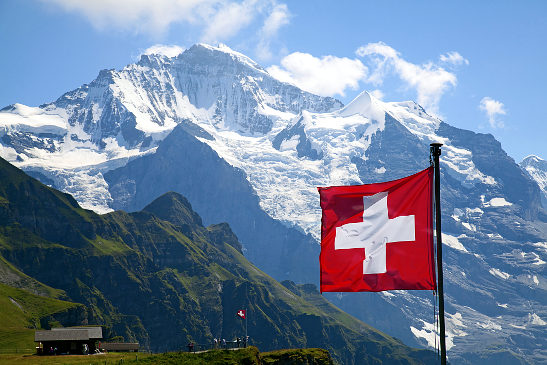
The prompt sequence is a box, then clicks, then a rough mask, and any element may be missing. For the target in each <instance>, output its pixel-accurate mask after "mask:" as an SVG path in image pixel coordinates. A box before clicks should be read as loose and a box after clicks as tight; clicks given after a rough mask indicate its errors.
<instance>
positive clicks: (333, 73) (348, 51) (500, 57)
mask: <svg viewBox="0 0 547 365" xmlns="http://www.w3.org/2000/svg"><path fill="white" fill-rule="evenodd" d="M197 42H206V43H210V44H216V43H218V42H222V43H225V44H227V45H228V46H230V47H231V48H233V49H235V50H237V51H240V52H242V53H244V54H246V55H248V56H249V57H251V58H253V59H254V60H256V61H257V62H259V63H260V64H261V65H262V66H264V67H266V68H267V69H268V70H269V71H271V73H272V74H275V75H276V76H277V77H279V78H282V79H284V80H286V81H290V82H293V83H295V84H297V85H299V86H300V87H302V88H304V89H307V90H309V91H312V92H316V93H319V94H322V95H331V96H334V97H337V98H339V99H340V100H342V101H343V102H345V103H347V102H349V101H350V100H351V99H352V98H353V97H354V96H356V95H357V94H358V93H359V92H360V91H362V90H369V91H371V92H373V94H374V95H377V96H378V97H381V98H382V99H383V100H384V101H403V100H415V101H418V102H420V103H421V104H422V105H423V106H424V107H425V108H426V110H427V111H429V112H430V113H433V114H436V115H437V116H439V117H441V118H442V119H443V120H445V121H446V122H448V123H449V124H451V125H453V126H456V127H460V128H465V129H469V130H473V131H475V132H480V133H491V134H493V135H494V136H495V137H496V138H497V139H498V140H499V141H500V142H501V144H502V146H503V148H504V149H505V151H507V153H508V154H509V155H510V156H511V157H513V158H514V159H515V160H516V161H517V162H520V160H522V158H524V157H526V156H527V155H529V154H535V155H538V156H540V157H542V158H544V159H545V158H547V143H546V142H547V123H546V117H545V114H546V113H545V108H546V107H547V70H546V67H545V66H546V64H547V62H546V60H547V47H546V45H547V2H545V1H541V0H537V1H521V2H514V1H459V2H450V3H449V2H439V1H412V2H411V1H402V0H401V1H336V2H335V1H308V0H298V1H296V0H295V1H287V2H283V1H279V0H237V1H221V0H201V1H197V0H156V1H135V0H134V1H131V0H102V1H86V0H50V1H38V0H23V1H19V0H0V44H1V46H2V53H1V55H2V57H0V107H3V106H6V105H9V104H12V103H16V102H18V103H22V104H26V105H31V106H36V105H40V104H42V103H45V102H50V101H53V100H55V99H56V98H57V97H59V96H60V95H61V94H62V93H64V92H66V91H68V90H71V89H74V88H76V87H78V86H80V85H81V84H83V83H88V82H90V81H92V80H93V79H94V78H95V77H96V76H97V74H98V72H99V70H101V69H105V68H117V69H119V68H122V67H123V66H124V65H126V64H128V63H131V62H135V61H136V60H137V59H138V57H139V55H140V54H141V53H143V52H145V50H147V49H149V47H151V46H154V45H157V44H161V45H169V46H173V45H178V46H180V47H183V48H186V47H189V46H191V45H192V44H194V43H197Z"/></svg>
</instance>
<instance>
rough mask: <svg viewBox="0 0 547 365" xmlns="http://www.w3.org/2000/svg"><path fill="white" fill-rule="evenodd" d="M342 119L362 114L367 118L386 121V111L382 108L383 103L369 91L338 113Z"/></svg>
mask: <svg viewBox="0 0 547 365" xmlns="http://www.w3.org/2000/svg"><path fill="white" fill-rule="evenodd" d="M338 113H339V115H340V116H342V117H349V116H351V115H354V114H360V115H362V116H364V117H366V118H369V119H373V120H377V121H382V122H383V121H384V120H385V110H384V108H383V107H382V102H381V101H380V100H378V99H376V98H375V97H374V96H372V95H371V94H370V93H369V92H368V91H363V92H362V93H360V94H359V95H357V97H356V98H355V99H353V100H352V101H351V102H350V103H349V104H348V105H346V106H345V107H343V108H342V109H340V111H339V112H338Z"/></svg>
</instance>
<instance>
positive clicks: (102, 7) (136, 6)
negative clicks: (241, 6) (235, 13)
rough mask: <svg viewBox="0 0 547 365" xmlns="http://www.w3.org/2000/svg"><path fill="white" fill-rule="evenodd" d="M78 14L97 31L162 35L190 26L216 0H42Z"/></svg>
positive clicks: (211, 6) (216, 1)
mask: <svg viewBox="0 0 547 365" xmlns="http://www.w3.org/2000/svg"><path fill="white" fill-rule="evenodd" d="M43 1H44V2H47V3H51V4H57V5H59V6H60V7H61V8H63V9H64V10H65V11H68V12H74V13H80V14H82V15H84V16H85V17H86V18H88V20H89V21H90V22H91V24H93V26H95V27H96V28H98V29H105V28H116V29H123V30H130V31H134V32H136V33H153V34H157V33H162V32H164V31H165V30H166V29H167V28H168V27H169V26H170V25H171V24H172V23H174V22H179V21H182V22H189V23H192V22H194V21H195V19H196V18H198V17H199V14H203V13H207V12H208V11H209V10H207V9H212V8H214V5H215V4H216V3H218V2H219V0H203V1H200V0H154V1H148V0H93V1H89V0H43Z"/></svg>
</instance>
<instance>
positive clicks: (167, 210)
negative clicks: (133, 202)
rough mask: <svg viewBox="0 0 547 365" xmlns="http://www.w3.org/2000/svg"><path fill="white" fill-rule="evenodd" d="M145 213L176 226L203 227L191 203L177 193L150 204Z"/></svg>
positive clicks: (170, 193) (163, 196)
mask: <svg viewBox="0 0 547 365" xmlns="http://www.w3.org/2000/svg"><path fill="white" fill-rule="evenodd" d="M143 211H146V212H149V213H152V214H154V215H155V216H157V217H158V218H160V219H163V220H166V221H168V222H170V223H172V224H174V225H176V226H182V225H198V226H203V223H202V221H201V218H200V216H199V215H198V214H197V213H196V212H194V210H193V209H192V205H191V204H190V202H189V201H188V200H187V199H186V198H185V197H183V196H182V195H180V194H179V193H175V192H172V191H171V192H168V193H165V194H163V195H162V196H160V197H159V198H157V199H156V200H154V201H153V202H152V203H150V204H148V205H147V206H146V207H145V208H144V209H143Z"/></svg>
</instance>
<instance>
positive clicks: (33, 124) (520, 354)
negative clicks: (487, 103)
mask: <svg viewBox="0 0 547 365" xmlns="http://www.w3.org/2000/svg"><path fill="white" fill-rule="evenodd" d="M0 135H1V137H0V140H1V145H0V154H1V155H2V157H4V158H6V159H7V160H9V161H10V162H12V163H14V164H16V165H17V166H19V167H21V168H23V169H24V170H25V171H27V172H29V173H30V174H32V175H33V176H35V177H38V178H39V179H41V180H42V181H44V182H46V183H49V184H51V185H55V186H56V187H57V188H59V189H62V190H64V191H67V192H70V193H71V194H73V195H74V196H75V197H76V199H78V201H79V202H80V203H81V204H82V205H83V206H84V207H88V208H93V209H95V210H97V211H100V212H101V211H102V212H104V211H108V210H110V209H126V210H137V209H140V208H142V207H144V206H145V205H146V204H148V203H149V202H150V201H151V200H152V199H154V198H156V197H157V196H159V195H161V194H163V193H165V192H166V191H169V190H174V191H178V192H180V193H182V194H183V195H185V196H187V197H188V199H189V200H190V202H191V203H192V205H193V206H194V208H195V210H196V211H197V212H198V213H199V214H200V215H201V216H202V217H203V219H204V221H205V222H207V223H218V222H219V221H227V222H228V223H230V225H231V226H232V228H233V230H234V232H235V233H236V234H237V235H238V237H239V238H240V240H241V241H242V243H243V244H244V247H245V254H246V255H247V257H249V258H250V259H251V260H252V261H253V262H254V263H256V264H257V265H258V266H259V267H260V268H261V269H263V270H265V271H266V272H267V273H269V274H270V275H272V276H274V277H275V278H276V279H279V280H284V279H290V280H293V281H298V282H310V281H312V282H317V281H318V270H319V269H318V258H317V255H318V252H319V246H318V244H317V243H318V237H319V233H320V232H319V229H320V217H321V212H320V208H319V203H318V194H317V190H316V187H317V186H328V185H341V184H361V183H370V182H378V181H385V180H391V179H396V178H400V177H403V176H406V175H410V174H412V173H414V172H416V171H418V170H421V169H423V168H425V167H427V166H428V165H429V143H431V142H441V143H443V147H442V155H441V172H442V176H441V179H442V191H441V199H442V210H443V211H442V214H443V242H444V243H445V245H446V246H447V248H446V250H445V251H444V268H445V293H446V301H447V304H446V305H447V306H446V310H447V321H448V324H447V329H448V336H449V337H448V346H449V352H448V354H449V360H450V361H451V362H453V363H468V362H470V363H477V362H482V363H488V362H491V363H494V362H497V359H498V358H499V357H500V356H501V357H503V358H505V359H510V361H514V362H515V363H519V362H525V361H529V362H537V363H540V362H543V361H547V351H546V350H545V348H546V347H547V346H546V345H547V342H546V340H545V336H544V333H545V330H546V329H547V327H546V326H547V323H546V321H547V276H546V273H545V267H546V265H545V261H547V215H546V213H545V211H544V210H543V209H542V207H541V190H540V186H538V183H540V182H539V181H542V180H539V181H538V180H537V179H536V181H534V180H533V179H531V178H530V177H529V176H528V175H527V173H526V172H524V171H523V170H522V169H521V168H520V167H519V166H518V165H517V164H516V163H515V162H514V161H513V159H511V158H510V157H509V156H507V154H506V153H505V152H504V151H503V149H502V148H501V145H500V144H499V142H497V141H496V140H495V139H494V137H492V136H491V135H485V134H477V133H474V132H471V131H466V130H461V129H457V128H454V127H452V126H450V125H449V124H447V123H445V122H443V121H441V120H439V119H437V118H434V117H432V116H430V115H428V114H427V112H426V111H425V110H424V109H423V108H421V107H420V106H419V105H417V104H416V103H414V102H399V103H397V102H391V103H387V102H382V101H380V100H377V99H375V98H374V97H372V96H371V95H369V94H368V93H366V92H363V93H362V94H361V95H359V96H358V97H357V98H356V99H355V100H354V101H353V102H351V103H350V104H348V105H346V106H344V105H342V103H340V102H339V101H337V100H335V99H332V98H324V97H320V96H316V95H313V94H310V93H307V92H304V91H302V90H300V89H298V88H297V87H295V86H293V85H289V84H286V83H282V82H280V81H278V80H276V79H274V78H273V77H271V76H270V75H269V74H268V73H267V72H266V71H265V70H264V69H263V68H261V67H260V66H259V65H258V64H256V63H255V62H254V61H252V60H250V59H249V58H248V57H246V56H244V55H242V54H240V53H237V52H235V51H233V50H231V49H229V48H228V47H226V46H219V47H211V46H208V45H203V44H200V45H195V46H193V47H191V48H190V49H188V50H186V51H184V52H182V53H181V54H179V55H178V56H176V57H166V56H163V55H143V56H142V57H141V59H140V61H139V62H138V63H136V64H131V65H128V66H127V67H125V68H124V69H123V70H120V71H116V70H108V71H101V72H100V74H99V76H98V77H97V79H95V80H94V81H93V82H91V83H90V84H88V85H84V86H82V87H80V88H78V89H76V90H74V91H71V92H68V93H66V94H65V95H63V96H62V97H61V98H59V99H58V100H57V101H55V102H53V103H50V104H45V105H42V106H40V107H38V108H32V107H26V106H23V105H20V104H15V105H12V106H8V107H6V108H4V109H2V111H0ZM523 167H524V169H526V171H528V172H530V170H529V169H528V168H527V167H525V166H524V165H523ZM534 168H536V167H534ZM543 171H545V170H543ZM532 176H534V175H532ZM538 176H539V175H538ZM542 176H543V178H544V177H545V175H542ZM540 184H541V183H540ZM541 188H543V189H545V186H541ZM328 297H329V299H330V300H331V301H332V302H334V303H335V304H336V305H338V306H340V307H342V308H343V309H344V310H346V311H348V312H349V313H351V314H353V315H355V316H357V317H359V318H360V319H363V320H364V321H366V322H368V323H370V324H371V325H373V326H375V327H377V328H379V329H381V330H384V331H386V332H387V333H389V334H391V335H394V336H397V337H399V338H401V339H402V340H403V341H405V342H406V343H409V344H413V345H424V346H425V345H428V346H434V344H435V340H434V319H433V315H432V313H433V302H432V298H431V294H430V293H424V292H402V291H400V292H399V291H397V292H385V293H383V294H376V293H360V294H339V295H329V296H328ZM379 313H381V315H378V314H379Z"/></svg>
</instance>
